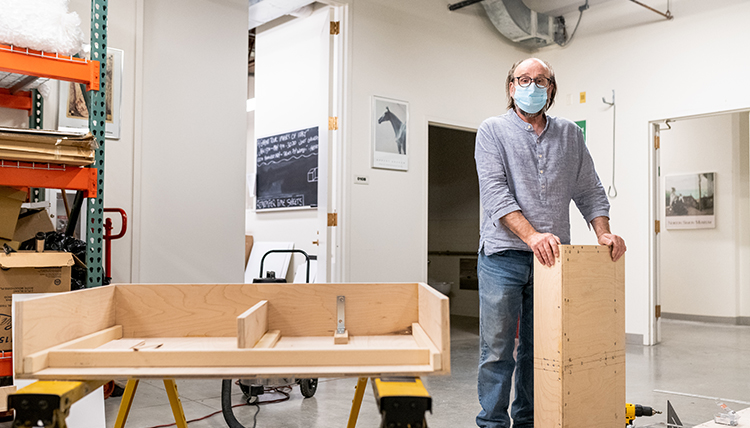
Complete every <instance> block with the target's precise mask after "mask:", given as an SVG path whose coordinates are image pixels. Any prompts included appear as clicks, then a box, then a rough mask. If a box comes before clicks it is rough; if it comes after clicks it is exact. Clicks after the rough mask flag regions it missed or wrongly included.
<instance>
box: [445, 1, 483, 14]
mask: <svg viewBox="0 0 750 428" xmlns="http://www.w3.org/2000/svg"><path fill="white" fill-rule="evenodd" d="M480 1H483V0H464V1H462V2H459V3H454V4H449V5H448V10H450V11H451V12H452V11H454V10H458V9H461V8H464V7H466V6H471V5H472V4H474V3H479V2H480Z"/></svg>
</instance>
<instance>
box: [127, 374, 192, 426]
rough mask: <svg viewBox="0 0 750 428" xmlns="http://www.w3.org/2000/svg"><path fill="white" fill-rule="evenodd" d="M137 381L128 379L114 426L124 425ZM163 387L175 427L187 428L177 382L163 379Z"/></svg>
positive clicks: (136, 387)
mask: <svg viewBox="0 0 750 428" xmlns="http://www.w3.org/2000/svg"><path fill="white" fill-rule="evenodd" d="M138 382H139V380H138V379H130V380H128V384H127V385H126V386H125V392H124V393H123V394H122V401H120V410H119V411H118V412H117V420H116V421H115V427H114V428H123V427H124V426H125V422H126V421H127V420H128V414H130V407H131V406H132V405H133V398H135V390H136V389H138ZM164 388H165V389H166V390H167V397H169V405H170V406H172V414H173V415H174V420H175V423H176V425H177V428H187V421H186V420H185V412H184V411H183V409H182V402H181V401H180V395H179V394H178V393H177V384H175V381H174V379H164Z"/></svg>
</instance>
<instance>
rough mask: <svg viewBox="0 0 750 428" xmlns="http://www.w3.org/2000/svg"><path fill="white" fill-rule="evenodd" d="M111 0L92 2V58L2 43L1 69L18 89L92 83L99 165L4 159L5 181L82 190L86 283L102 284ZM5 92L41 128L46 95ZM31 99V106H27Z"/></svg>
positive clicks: (3, 102)
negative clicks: (38, 83)
mask: <svg viewBox="0 0 750 428" xmlns="http://www.w3.org/2000/svg"><path fill="white" fill-rule="evenodd" d="M107 5H108V1H107V0H92V1H91V59H90V60H86V59H81V58H74V57H69V56H64V55H58V54H56V53H49V52H39V51H34V50H30V49H21V48H18V47H14V46H5V45H0V72H4V73H12V77H15V75H18V88H19V89H20V88H23V87H25V86H27V85H26V84H27V83H28V82H30V81H32V80H34V78H44V79H57V80H63V81H68V82H76V83H81V84H84V85H86V88H87V92H88V96H89V106H88V107H89V130H90V131H91V133H92V134H93V135H94V138H95V139H96V142H97V144H98V145H99V147H98V148H97V149H96V151H95V158H94V164H93V165H92V166H91V167H86V168H80V167H71V166H66V165H57V164H49V163H47V164H40V163H30V162H17V161H12V162H10V161H3V160H0V185H7V186H23V187H30V188H36V187H43V188H53V189H68V190H79V191H82V192H83V195H84V196H85V197H86V198H88V200H87V209H86V261H85V262H86V267H87V271H88V272H87V278H86V287H96V286H99V285H102V281H103V277H104V269H103V267H102V261H103V258H104V257H103V230H104V143H105V134H104V132H105V123H106V102H105V98H106V96H105V94H106V91H105V84H106V63H107V61H106V57H107V15H108V11H107ZM10 92H11V93H7V94H6V93H4V91H0V106H11V105H9V103H14V105H18V103H24V104H23V106H22V107H17V106H16V107H15V108H23V109H24V110H29V112H30V123H29V125H30V126H29V127H30V128H41V123H42V118H41V97H39V96H38V94H37V93H36V91H34V92H32V93H31V94H28V93H24V94H21V93H16V91H15V90H11V91H10ZM26 100H28V104H26V102H27V101H26Z"/></svg>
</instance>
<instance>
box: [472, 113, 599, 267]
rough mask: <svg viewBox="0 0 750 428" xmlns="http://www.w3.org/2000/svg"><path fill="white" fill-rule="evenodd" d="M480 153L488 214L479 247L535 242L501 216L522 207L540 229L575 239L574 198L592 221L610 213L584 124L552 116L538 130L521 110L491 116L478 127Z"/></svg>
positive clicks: (482, 194)
mask: <svg viewBox="0 0 750 428" xmlns="http://www.w3.org/2000/svg"><path fill="white" fill-rule="evenodd" d="M474 157H475V159H476V163H477V174H478V175H479V193H480V199H481V203H482V209H483V211H484V215H483V216H482V226H481V236H480V242H479V251H482V249H484V253H485V254H487V255H489V254H493V253H496V252H499V251H503V250H523V251H530V248H529V246H528V245H526V243H524V242H523V241H522V240H521V238H519V237H518V236H517V235H516V234H515V233H513V232H511V231H510V229H508V228H507V227H505V226H504V225H503V224H502V223H501V222H500V218H502V217H503V216H505V215H506V214H508V213H511V212H513V211H521V213H522V214H523V215H524V216H525V217H526V219H527V220H528V221H529V223H531V225H532V226H533V227H534V229H536V231H537V232H541V233H553V234H555V235H557V236H558V237H559V238H560V241H561V242H562V243H563V244H570V216H569V207H570V201H571V200H573V201H574V202H575V203H576V206H577V207H578V209H579V210H580V211H581V214H583V217H584V219H585V220H586V223H590V222H591V220H593V219H594V218H596V217H599V216H605V217H609V201H608V200H607V194H606V193H605V192H604V187H602V183H601V182H600V181H599V177H598V176H597V175H596V171H595V170H594V162H593V160H592V159H591V155H590V154H589V151H588V149H587V148H586V143H585V142H584V140H583V133H582V132H581V129H580V128H579V127H578V126H577V125H576V124H575V123H573V122H571V121H569V120H567V119H562V118H558V117H554V116H549V115H548V116H547V126H546V127H545V128H544V131H543V132H542V135H539V136H537V135H536V133H535V132H534V128H533V127H532V126H531V125H530V124H528V123H526V122H524V121H523V120H521V118H520V117H518V114H516V112H515V111H513V110H509V111H508V112H507V113H506V114H504V115H502V116H496V117H491V118H489V119H487V120H485V121H484V122H483V123H482V125H481V126H480V127H479V130H478V131H477V141H476V147H475V153H474Z"/></svg>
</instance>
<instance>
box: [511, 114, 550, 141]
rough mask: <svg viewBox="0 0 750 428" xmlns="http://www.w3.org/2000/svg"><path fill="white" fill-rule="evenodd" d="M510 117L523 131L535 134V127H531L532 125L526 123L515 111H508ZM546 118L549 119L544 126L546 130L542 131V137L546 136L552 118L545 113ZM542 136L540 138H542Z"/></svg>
mask: <svg viewBox="0 0 750 428" xmlns="http://www.w3.org/2000/svg"><path fill="white" fill-rule="evenodd" d="M508 115H510V120H511V122H513V123H515V124H516V126H518V127H519V128H521V129H523V130H524V131H526V132H532V133H533V132H534V127H533V126H531V124H530V123H528V122H526V121H524V120H523V119H521V117H519V116H518V113H516V111H515V110H514V109H510V110H508ZM545 116H546V117H547V122H546V123H545V124H544V130H543V131H542V134H541V135H544V133H545V132H547V129H548V128H549V123H550V118H551V116H550V115H548V114H547V113H545ZM541 135H540V136H541Z"/></svg>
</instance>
